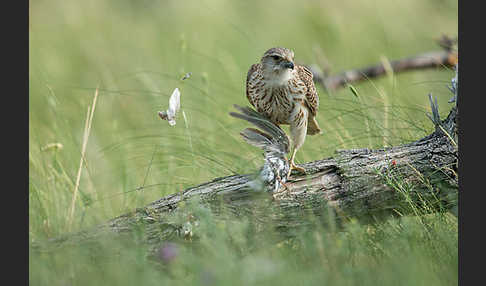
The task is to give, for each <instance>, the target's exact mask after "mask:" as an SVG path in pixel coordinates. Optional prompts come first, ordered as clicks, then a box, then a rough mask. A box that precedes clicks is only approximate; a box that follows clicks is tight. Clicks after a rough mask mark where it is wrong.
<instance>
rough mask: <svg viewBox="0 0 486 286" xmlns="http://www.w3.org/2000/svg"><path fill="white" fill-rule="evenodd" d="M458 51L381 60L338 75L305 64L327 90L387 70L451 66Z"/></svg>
mask: <svg viewBox="0 0 486 286" xmlns="http://www.w3.org/2000/svg"><path fill="white" fill-rule="evenodd" d="M457 61H458V53H457V52H455V51H453V50H452V49H449V50H444V51H433V52H428V53H423V54H419V55H416V56H413V57H409V58H404V59H399V60H394V61H390V62H386V61H384V62H382V63H380V64H377V65H373V66H370V67H364V68H359V69H353V70H348V71H345V72H342V73H340V74H338V75H333V76H326V74H325V73H323V72H321V71H319V70H317V69H316V68H314V67H313V66H307V67H308V68H309V69H310V70H311V71H312V74H313V75H314V82H315V83H318V84H320V85H321V86H322V87H324V88H325V89H326V90H328V91H334V90H336V89H338V88H340V87H343V86H345V85H346V84H347V83H355V82H359V81H362V80H365V79H371V78H376V77H379V76H383V75H386V74H387V73H388V72H393V73H399V72H405V71H411V70H421V69H427V68H437V67H443V68H451V67H454V66H455V65H456V64H457Z"/></svg>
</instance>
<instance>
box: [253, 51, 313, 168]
mask: <svg viewBox="0 0 486 286" xmlns="http://www.w3.org/2000/svg"><path fill="white" fill-rule="evenodd" d="M246 97H247V98H248V101H249V102H250V104H251V105H253V106H254V107H255V108H256V110H257V111H258V112H259V113H261V114H262V115H263V116H265V117H266V118H268V119H269V120H270V121H271V122H272V123H274V124H275V125H277V126H278V127H280V125H289V126H290V139H291V142H292V144H291V145H292V151H291V156H290V168H291V170H292V169H294V170H297V171H299V172H302V173H305V169H304V168H301V167H298V166H296V165H295V163H294V159H295V154H296V153H297V150H298V149H299V148H300V147H302V145H303V144H304V141H305V137H306V135H307V134H309V135H315V134H320V133H321V128H320V127H319V124H318V123H317V121H316V118H315V117H316V115H317V109H318V108H319V96H318V95H317V91H316V87H315V86H314V82H313V80H312V73H311V71H310V70H309V69H307V68H306V67H304V66H301V65H295V64H294V52H293V51H292V50H290V49H287V48H280V47H277V48H271V49H269V50H267V51H266V52H265V53H264V54H263V56H262V58H261V60H260V63H257V64H253V65H252V66H251V67H250V70H249V71H248V74H247V77H246ZM288 176H290V172H288Z"/></svg>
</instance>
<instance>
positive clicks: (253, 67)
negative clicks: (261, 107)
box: [246, 63, 261, 106]
mask: <svg viewBox="0 0 486 286" xmlns="http://www.w3.org/2000/svg"><path fill="white" fill-rule="evenodd" d="M260 68H261V64H260V63H258V64H252V65H251V67H250V69H249V70H248V73H247V74H246V97H247V98H248V101H249V102H250V103H251V105H253V106H255V103H254V102H253V98H252V97H251V96H250V91H249V89H250V88H251V86H249V85H250V82H251V79H252V76H253V75H254V74H257V73H258V71H259V70H260Z"/></svg>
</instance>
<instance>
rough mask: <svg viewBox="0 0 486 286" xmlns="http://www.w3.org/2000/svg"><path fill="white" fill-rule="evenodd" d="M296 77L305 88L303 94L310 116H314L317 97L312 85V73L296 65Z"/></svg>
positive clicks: (317, 101) (314, 87) (317, 104)
mask: <svg viewBox="0 0 486 286" xmlns="http://www.w3.org/2000/svg"><path fill="white" fill-rule="evenodd" d="M296 70H297V75H298V77H299V79H300V80H301V81H302V82H303V83H304V85H305V87H306V88H307V91H306V94H305V103H306V105H307V107H308V108H309V110H310V112H311V114H313V115H316V113H317V109H318V108H319V95H318V94H317V90H316V86H315V85H314V80H313V78H314V76H313V75H312V72H311V71H310V70H309V69H308V68H307V67H305V66H302V65H296Z"/></svg>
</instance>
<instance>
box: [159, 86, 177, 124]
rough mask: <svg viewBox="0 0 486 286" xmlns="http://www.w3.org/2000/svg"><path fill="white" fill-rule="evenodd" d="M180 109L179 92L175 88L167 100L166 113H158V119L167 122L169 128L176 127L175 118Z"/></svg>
mask: <svg viewBox="0 0 486 286" xmlns="http://www.w3.org/2000/svg"><path fill="white" fill-rule="evenodd" d="M180 108H181V92H180V91H179V88H177V87H176V88H175V89H174V91H173V92H172V95H171V96H170V98H169V108H168V109H167V111H159V116H160V118H162V119H164V120H167V121H168V122H169V125H170V126H174V125H176V121H175V116H176V114H177V112H178V111H179V109H180Z"/></svg>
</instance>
